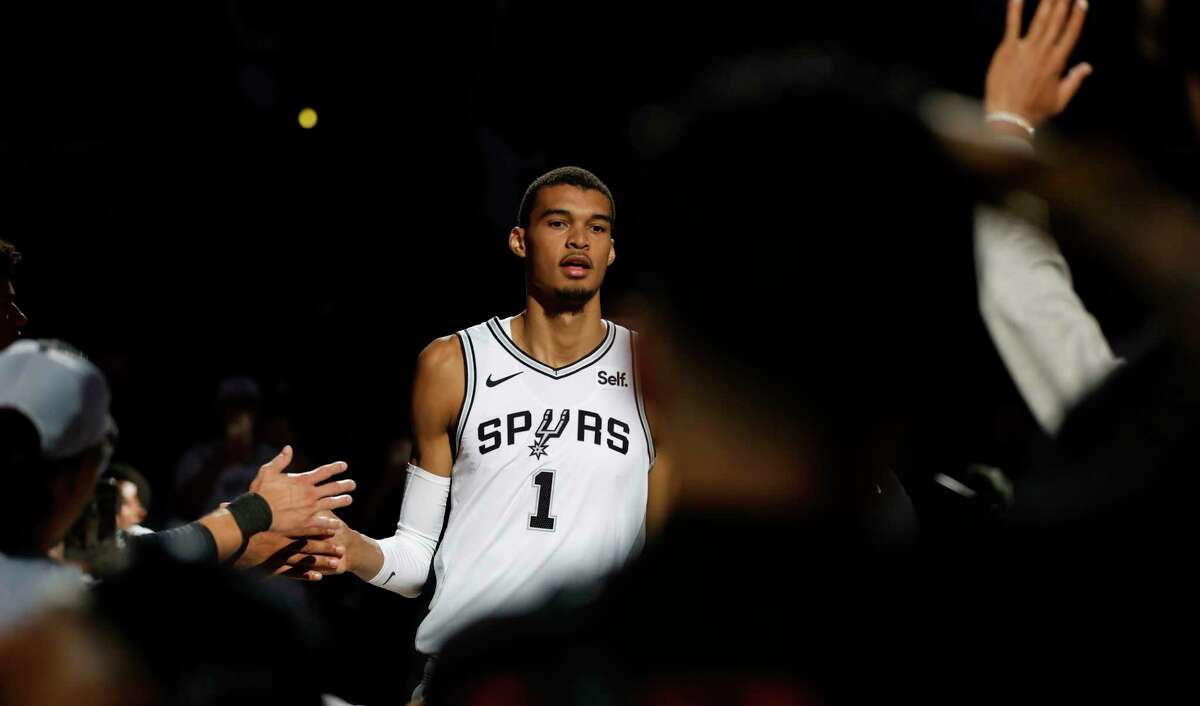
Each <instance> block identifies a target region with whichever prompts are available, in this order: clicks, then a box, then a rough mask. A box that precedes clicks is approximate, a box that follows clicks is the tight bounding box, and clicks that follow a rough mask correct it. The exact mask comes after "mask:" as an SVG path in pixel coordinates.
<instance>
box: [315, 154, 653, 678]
mask: <svg viewBox="0 0 1200 706" xmlns="http://www.w3.org/2000/svg"><path fill="white" fill-rule="evenodd" d="M614 211H615V209H614V204H613V198H612V194H611V192H610V191H609V189H608V187H606V186H605V185H604V184H603V183H602V182H601V181H600V180H599V179H598V178H596V176H594V175H593V174H591V173H590V172H587V171H585V170H583V169H579V168H576V167H563V168H560V169H556V170H554V171H552V172H549V173H548V174H545V175H543V176H542V177H540V178H538V179H537V180H535V181H534V182H533V183H532V184H531V185H530V186H529V188H528V190H527V191H526V193H525V197H524V199H523V200H522V202H521V207H520V211H519V217H518V224H517V226H516V227H514V228H513V229H512V231H511V232H510V233H509V238H508V243H509V248H510V249H511V250H512V252H513V254H515V255H516V256H517V257H519V258H521V259H522V260H524V262H525V285H526V309H525V311H523V312H521V313H520V314H517V315H516V316H513V317H509V318H503V319H502V318H492V319H490V320H488V321H485V322H483V323H481V324H478V325H476V326H473V327H471V328H468V329H465V330H463V331H459V332H458V333H456V334H455V335H453V336H447V337H445V338H441V339H438V340H436V341H434V342H433V343H432V344H430V345H429V346H428V347H427V348H426V349H425V350H424V351H422V352H421V354H420V356H419V358H418V360H417V371H416V378H415V381H414V383H413V412H412V419H413V435H414V451H413V457H412V462H411V464H410V465H409V467H408V479H407V483H406V488H405V493H404V501H403V505H402V507H401V510H400V519H399V523H398V525H397V531H396V534H395V535H394V536H392V537H389V538H387V539H383V540H374V539H371V538H369V537H366V536H363V535H362V534H360V533H357V532H354V531H352V530H349V528H346V529H345V530H343V532H342V534H341V535H340V536H339V538H338V539H337V540H336V541H337V542H338V543H339V544H343V545H344V546H345V547H346V555H345V559H344V561H343V562H342V563H341V564H340V566H339V567H338V568H337V569H336V570H334V571H330V572H329V573H342V572H345V571H350V572H352V573H354V574H355V575H357V576H358V577H359V578H362V579H363V580H366V581H368V582H370V583H371V584H373V585H376V586H380V587H382V588H385V589H388V590H390V591H394V592H396V593H399V594H401V595H403V596H408V597H415V596H416V595H418V594H419V593H420V592H421V590H422V588H423V586H424V584H425V580H426V577H427V575H428V571H429V566H430V563H431V562H432V564H433V567H434V570H435V572H436V576H437V588H436V591H435V594H434V596H433V600H432V603H431V604H430V609H429V614H428V616H427V617H426V618H425V620H424V621H423V622H422V623H421V625H420V628H419V629H418V630H417V636H416V648H417V650H418V651H419V652H421V653H422V654H425V655H435V654H436V653H437V652H438V651H439V650H440V648H441V646H442V644H443V643H444V642H445V641H446V640H447V638H449V637H450V636H451V635H453V634H454V633H456V632H457V631H459V630H461V629H462V628H464V627H466V626H467V625H468V624H470V623H472V622H474V621H475V620H477V619H479V618H481V617H484V616H488V615H492V614H495V613H498V612H509V611H513V610H519V609H521V608H522V607H529V606H531V605H533V604H535V603H537V602H538V601H539V599H541V598H543V597H545V596H546V595H547V593H548V592H549V591H550V590H552V589H554V588H557V587H559V586H561V585H563V584H566V583H572V582H576V581H581V580H586V579H589V578H596V577H599V576H601V575H604V574H606V573H608V572H610V571H612V570H614V569H616V568H618V567H619V566H621V565H622V564H624V563H625V561H626V560H627V559H629V558H630V557H631V556H632V555H633V554H634V553H635V552H636V551H637V549H638V548H639V546H640V544H641V542H642V540H643V533H644V529H645V527H646V525H647V520H648V517H647V502H648V496H649V495H651V494H653V495H654V498H653V500H652V501H651V502H650V504H651V506H652V507H653V508H654V512H653V513H652V514H653V515H654V516H653V517H651V518H649V520H650V525H651V529H653V528H654V526H655V525H656V524H657V522H658V514H659V510H661V508H662V507H663V504H664V503H663V500H662V498H663V496H664V495H665V494H666V491H667V484H668V478H667V474H666V472H665V471H666V469H665V467H664V466H663V464H662V463H659V464H658V465H657V466H656V465H655V461H656V456H655V444H654V439H653V437H652V435H651V430H650V425H649V423H648V420H647V416H646V409H645V407H644V405H643V403H642V398H641V390H640V387H639V381H638V380H639V379H638V371H637V370H636V368H635V366H634V359H633V347H634V343H635V335H634V333H633V332H631V331H630V330H628V329H626V328H623V327H621V326H619V325H617V324H614V323H612V322H610V321H606V320H604V319H603V318H602V317H601V310H600V286H601V284H602V283H603V282H604V275H605V272H606V271H607V269H608V266H609V265H611V264H612V263H613V260H614V259H615V257H616V251H615V250H614V249H613V235H612V234H613V224H614V220H615V212H614ZM652 467H654V468H655V470H654V472H653V473H650V469H651V468H652ZM452 478H453V485H452V484H451V479H452ZM447 503H449V507H450V512H449V514H448V515H447V514H446V507H447ZM447 516H448V518H449V519H448V520H447V525H446V528H445V535H444V537H443V538H442V539H441V543H440V546H439V536H441V535H442V523H443V519H444V518H445V517H447ZM435 550H436V551H435ZM427 671H428V665H427ZM418 692H419V688H418ZM414 697H415V698H416V697H417V695H416V694H415V695H414Z"/></svg>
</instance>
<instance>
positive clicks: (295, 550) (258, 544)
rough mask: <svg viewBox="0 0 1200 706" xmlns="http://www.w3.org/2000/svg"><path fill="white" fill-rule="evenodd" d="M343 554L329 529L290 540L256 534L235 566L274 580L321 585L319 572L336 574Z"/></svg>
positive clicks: (341, 548) (288, 538)
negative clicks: (284, 578)
mask: <svg viewBox="0 0 1200 706" xmlns="http://www.w3.org/2000/svg"><path fill="white" fill-rule="evenodd" d="M344 554H345V548H344V547H343V546H341V545H339V544H338V543H337V542H335V541H334V531H333V530H330V529H320V530H313V531H311V532H309V533H307V534H304V535H294V536H290V537H289V536H287V535H283V534H279V533H278V532H259V533H258V534H256V535H254V536H253V537H251V538H250V542H249V544H248V545H247V546H246V551H245V552H243V553H242V555H241V556H240V557H238V560H237V561H236V562H234V566H237V567H240V568H252V567H257V568H259V569H262V570H263V571H269V572H271V573H272V574H275V575H276V576H279V575H282V576H287V577H289V578H296V579H303V580H306V581H320V580H321V575H322V574H321V571H323V570H335V569H336V568H337V567H338V566H339V564H340V563H341V558H342V556H343V555H344Z"/></svg>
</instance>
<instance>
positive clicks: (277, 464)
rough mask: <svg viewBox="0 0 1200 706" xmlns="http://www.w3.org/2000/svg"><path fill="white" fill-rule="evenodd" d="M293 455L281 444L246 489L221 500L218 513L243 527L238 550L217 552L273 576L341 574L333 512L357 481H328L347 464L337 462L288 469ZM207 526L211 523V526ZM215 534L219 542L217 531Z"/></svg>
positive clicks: (345, 502)
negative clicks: (302, 470)
mask: <svg viewBox="0 0 1200 706" xmlns="http://www.w3.org/2000/svg"><path fill="white" fill-rule="evenodd" d="M292 455H293V452H292V448H291V447H290V446H285V447H284V448H283V450H282V451H281V452H280V453H279V455H278V456H276V457H275V458H274V459H272V460H271V461H270V462H268V463H267V464H265V465H264V466H263V467H262V468H260V469H259V471H258V475H256V476H255V478H254V481H253V482H252V483H251V484H250V493H247V494H246V495H245V496H242V497H241V498H238V499H237V500H235V501H234V502H233V503H222V504H221V509H220V510H218V511H217V513H224V514H228V515H230V516H231V517H232V520H233V521H234V522H236V525H237V526H238V528H240V530H241V531H240V533H239V534H240V541H239V542H238V548H239V549H240V553H239V552H226V551H222V552H221V555H222V558H227V557H228V556H231V555H233V554H236V555H237V558H236V560H235V562H234V564H235V566H238V567H241V568H250V567H259V568H261V569H264V570H266V571H269V572H270V573H272V574H276V575H284V576H288V577H290V578H297V579H303V580H309V581H317V580H320V578H321V576H322V572H325V573H340V571H339V569H341V568H342V567H341V562H342V558H343V557H344V556H345V551H346V549H345V546H344V543H342V542H339V541H337V538H338V537H339V535H341V532H340V530H343V529H344V528H343V524H342V522H341V521H340V520H338V519H337V518H336V517H335V516H334V515H333V514H332V512H331V511H332V510H336V509H338V508H343V507H346V506H347V505H349V504H350V503H351V502H353V498H351V497H350V495H349V494H348V493H350V492H351V491H353V490H354V488H355V483H354V481H353V480H336V481H335V480H331V479H332V478H333V477H334V476H336V475H338V474H339V473H343V472H344V471H346V469H347V468H348V466H347V465H346V464H345V463H343V462H340V461H339V462H336V463H330V464H326V465H324V466H321V467H319V468H316V469H314V470H311V471H308V472H306V473H286V472H285V469H286V468H287V467H288V465H289V464H290V463H291V462H292ZM254 496H257V498H255V497H254ZM247 501H249V502H247ZM206 524H207V523H206ZM230 524H232V523H230ZM209 529H210V531H212V530H213V529H214V527H213V526H212V525H209ZM214 535H215V536H216V539H217V544H218V546H221V545H222V544H223V543H222V541H221V537H220V533H219V530H217V531H215V532H214Z"/></svg>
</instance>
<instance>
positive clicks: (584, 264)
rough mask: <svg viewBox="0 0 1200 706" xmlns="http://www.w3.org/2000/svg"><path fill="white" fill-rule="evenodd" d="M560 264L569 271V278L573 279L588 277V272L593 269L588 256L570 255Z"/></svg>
mask: <svg viewBox="0 0 1200 706" xmlns="http://www.w3.org/2000/svg"><path fill="white" fill-rule="evenodd" d="M558 264H559V267H562V268H563V269H565V270H566V271H567V276H568V277H573V278H578V277H587V273H588V270H590V269H592V261H591V259H590V258H588V257H587V256H586V255H568V256H567V257H564V258H563V259H562V262H560V263H558Z"/></svg>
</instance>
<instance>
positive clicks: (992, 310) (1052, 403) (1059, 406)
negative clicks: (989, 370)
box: [975, 206, 1122, 435]
mask: <svg viewBox="0 0 1200 706" xmlns="http://www.w3.org/2000/svg"><path fill="white" fill-rule="evenodd" d="M975 270H976V274H977V276H978V281H979V310H980V313H981V314H982V315H983V320H984V322H985V323H986V324H987V329H988V333H989V334H991V337H992V342H993V343H995V344H996V350H997V351H998V352H999V353H1000V357H1001V358H1002V359H1003V360H1004V365H1005V367H1007V368H1008V372H1009V375H1011V376H1012V379H1013V382H1014V383H1016V386H1017V389H1018V390H1019V391H1020V393H1021V397H1023V398H1024V399H1025V403H1026V404H1028V405H1029V409H1030V411H1032V412H1033V415H1034V417H1036V418H1037V420H1038V423H1039V424H1041V426H1042V428H1043V429H1044V430H1046V432H1047V433H1049V434H1051V435H1054V434H1055V433H1057V432H1058V428H1059V425H1061V424H1062V421H1063V418H1064V417H1065V416H1066V413H1067V411H1068V410H1069V409H1070V408H1071V406H1072V405H1074V404H1075V403H1077V402H1078V401H1079V400H1080V398H1082V397H1083V396H1084V395H1085V394H1087V392H1089V391H1090V390H1091V389H1092V388H1093V387H1094V386H1096V384H1098V383H1099V382H1100V381H1102V380H1103V379H1104V378H1106V377H1107V376H1108V375H1109V374H1110V373H1111V372H1112V371H1113V370H1114V369H1115V368H1117V366H1119V365H1120V364H1121V362H1122V361H1121V360H1120V359H1118V358H1117V357H1116V356H1114V355H1113V352H1112V349H1111V348H1110V347H1109V345H1108V341H1107V339H1105V337H1104V333H1103V332H1102V331H1101V330H1100V325H1099V324H1098V323H1096V320H1095V318H1093V317H1092V315H1091V314H1090V313H1089V312H1088V310H1087V308H1086V307H1084V305H1083V302H1082V301H1080V299H1079V297H1078V295H1076V294H1075V290H1074V288H1073V286H1072V283H1071V270H1070V269H1069V268H1068V267H1067V261H1066V259H1065V258H1063V256H1062V253H1061V252H1060V251H1059V249H1058V245H1057V244H1056V243H1055V242H1054V240H1053V238H1051V237H1050V236H1049V235H1048V234H1046V233H1044V232H1042V231H1041V230H1039V229H1038V228H1037V227H1035V226H1034V225H1032V224H1031V223H1029V222H1027V221H1025V220H1021V219H1019V218H1017V217H1016V216H1013V215H1010V214H1007V213H1004V212H1001V211H998V210H995V209H991V208H987V207H982V206H981V207H979V208H978V209H977V211H976V218H975Z"/></svg>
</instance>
